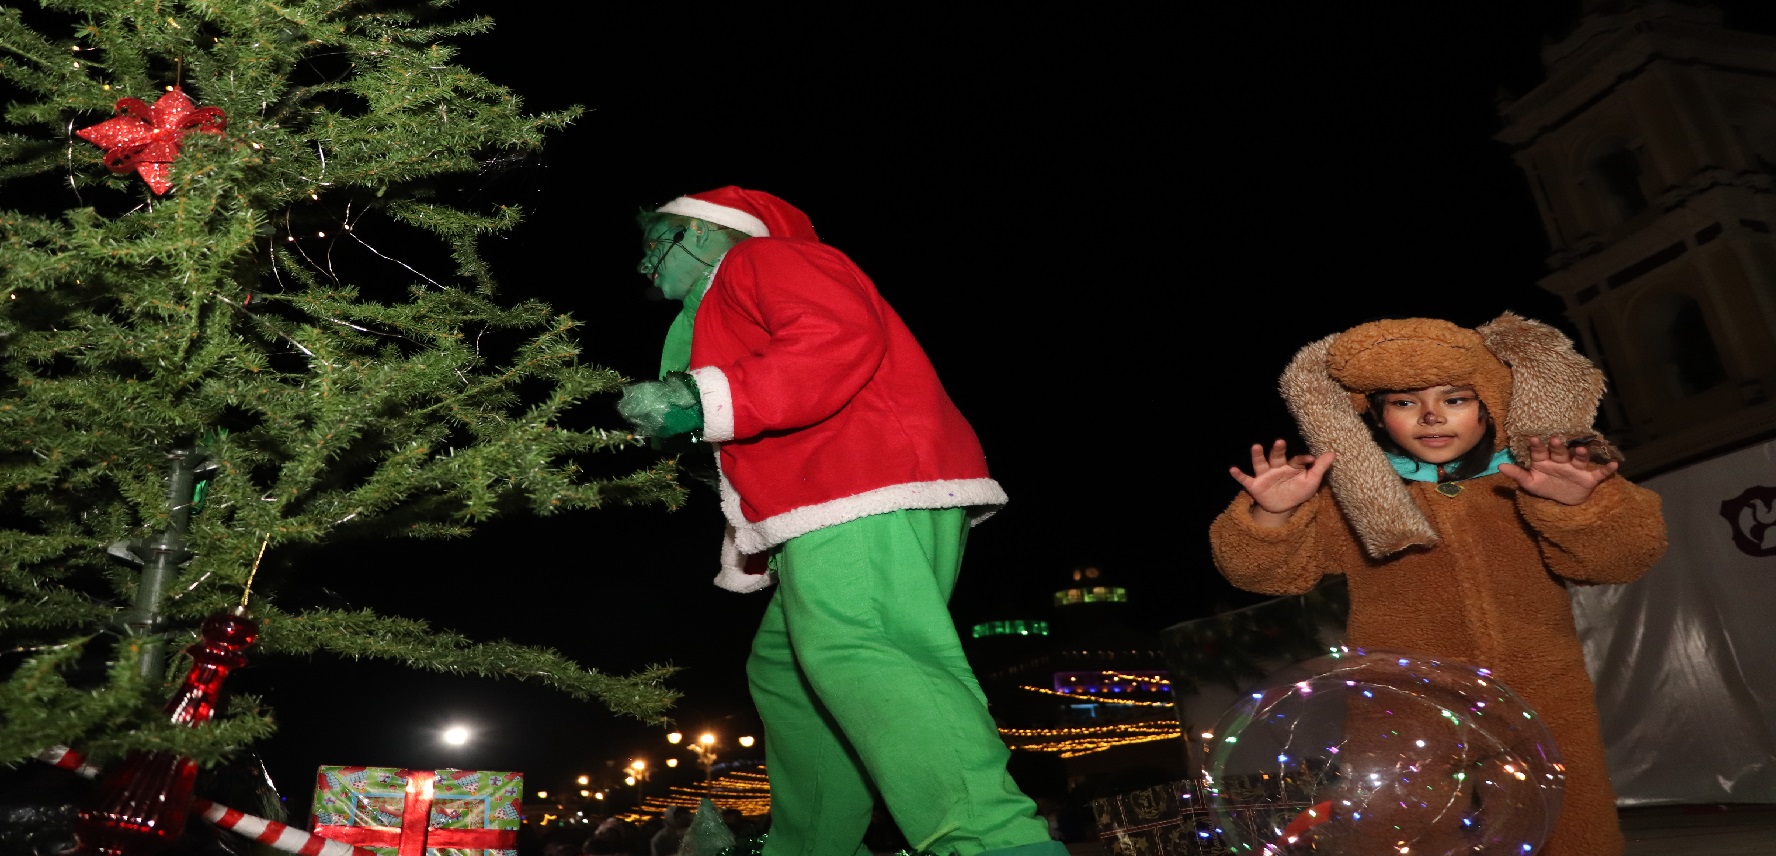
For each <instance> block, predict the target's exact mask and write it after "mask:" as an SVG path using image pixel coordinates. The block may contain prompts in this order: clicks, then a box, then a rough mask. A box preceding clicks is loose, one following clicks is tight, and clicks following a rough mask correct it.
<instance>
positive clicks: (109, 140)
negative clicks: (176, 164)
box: [74, 86, 228, 196]
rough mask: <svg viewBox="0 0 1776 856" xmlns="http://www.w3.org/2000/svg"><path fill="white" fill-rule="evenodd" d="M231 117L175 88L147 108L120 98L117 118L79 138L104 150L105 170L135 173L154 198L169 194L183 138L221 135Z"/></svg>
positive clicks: (137, 100) (83, 131) (79, 133)
mask: <svg viewBox="0 0 1776 856" xmlns="http://www.w3.org/2000/svg"><path fill="white" fill-rule="evenodd" d="M226 127H228V115H227V114H225V113H223V112H222V109H221V108H220V107H198V106H197V105H195V104H193V103H191V99H190V98H187V97H185V93H184V91H183V90H181V89H179V87H177V86H175V87H173V88H172V89H169V90H167V94H165V95H162V96H160V98H159V99H158V100H156V101H155V102H154V106H153V107H149V106H148V105H147V104H144V103H143V102H142V99H140V98H119V99H118V100H117V115H116V116H113V117H111V118H109V119H106V120H105V121H103V122H100V123H99V124H97V125H93V126H92V127H90V128H81V129H80V130H78V131H75V132H74V133H75V135H76V136H78V137H80V138H81V139H83V140H85V141H87V142H89V143H92V144H93V145H96V146H98V147H100V148H102V149H104V150H105V168H106V169H109V170H111V171H112V172H115V173H125V172H130V171H132V170H133V171H135V172H137V173H140V174H141V176H142V180H143V181H146V182H148V189H150V190H153V191H154V194H155V195H156V196H159V195H160V194H163V193H165V192H167V191H168V190H170V189H171V188H172V186H173V183H172V182H170V181H167V174H168V173H169V172H171V171H172V167H171V164H172V162H173V161H176V160H178V159H179V146H180V145H181V143H180V138H182V137H184V136H185V135H186V134H187V133H189V132H191V131H201V132H203V133H205V134H221V133H222V129H223V128H226Z"/></svg>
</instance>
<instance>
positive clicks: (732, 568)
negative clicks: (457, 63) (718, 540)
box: [715, 526, 777, 594]
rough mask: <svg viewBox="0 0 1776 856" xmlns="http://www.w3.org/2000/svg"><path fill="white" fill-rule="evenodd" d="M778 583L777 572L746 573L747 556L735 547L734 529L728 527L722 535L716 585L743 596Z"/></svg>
mask: <svg viewBox="0 0 1776 856" xmlns="http://www.w3.org/2000/svg"><path fill="white" fill-rule="evenodd" d="M775 582H777V572H776V571H769V572H766V573H762V574H749V573H747V572H746V554H744V553H741V552H740V548H739V547H737V546H735V545H734V527H732V526H729V527H727V531H726V532H724V533H722V546H721V570H720V571H719V572H717V573H716V575H715V584H716V585H717V586H719V587H721V588H725V589H727V590H728V591H737V592H740V593H741V594H745V593H746V592H753V591H759V590H761V589H767V588H770V587H771V584H772V583H775Z"/></svg>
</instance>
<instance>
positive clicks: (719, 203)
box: [654, 184, 820, 241]
mask: <svg viewBox="0 0 1776 856" xmlns="http://www.w3.org/2000/svg"><path fill="white" fill-rule="evenodd" d="M654 210H655V211H658V212H660V213H661V214H680V215H683V216H685V217H695V218H697V219H698V220H704V221H707V222H710V223H714V224H715V225H717V226H726V227H727V228H729V229H733V230H736V231H739V232H745V233H746V234H748V235H751V236H752V237H754V238H806V239H807V240H810V241H818V240H820V236H818V235H816V234H814V223H813V222H812V221H810V220H809V219H808V215H806V214H803V213H802V212H801V210H800V209H798V208H796V207H795V206H794V205H791V204H789V203H788V202H784V201H783V200H781V199H778V198H777V197H775V196H772V195H771V194H769V193H765V192H764V191H762V190H746V189H744V188H739V187H735V186H733V185H731V184H730V185H728V186H727V187H718V188H716V189H714V190H709V191H705V192H703V193H693V194H691V195H689V196H680V197H678V198H677V199H674V200H672V201H671V202H668V203H666V204H665V205H662V206H660V207H659V208H656V209H654Z"/></svg>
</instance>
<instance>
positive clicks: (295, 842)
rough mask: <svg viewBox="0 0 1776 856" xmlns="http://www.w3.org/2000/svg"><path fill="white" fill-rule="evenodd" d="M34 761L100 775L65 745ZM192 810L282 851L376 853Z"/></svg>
mask: <svg viewBox="0 0 1776 856" xmlns="http://www.w3.org/2000/svg"><path fill="white" fill-rule="evenodd" d="M37 760H39V761H42V762H44V763H46V764H52V765H54V766H57V767H61V768H62V769H64V770H73V771H74V772H76V773H79V774H80V775H82V776H85V777H87V778H89V779H95V778H98V775H99V768H97V767H94V766H93V765H91V764H88V763H86V758H85V757H84V756H82V755H81V754H80V753H79V752H76V751H74V750H72V749H69V748H68V747H66V746H51V747H49V748H48V749H45V750H43V751H42V752H39V753H37ZM191 809H192V810H193V811H195V812H197V813H198V816H200V817H202V818H203V819H204V820H207V821H209V822H211V823H213V824H215V825H217V826H220V827H222V828H223V829H226V830H229V831H230V832H233V833H235V834H237V835H243V836H246V837H247V838H251V839H253V840H254V841H257V842H259V843H260V844H265V845H269V846H271V847H276V848H277V849H279V850H282V851H284V852H285V853H295V854H296V856H376V851H374V850H366V849H364V848H362V847H354V846H352V845H350V844H346V843H345V842H343V841H332V840H330V839H326V838H322V837H321V836H319V835H316V834H314V833H312V832H304V831H302V830H300V829H297V828H295V827H293V826H289V825H287V824H282V823H278V822H277V821H275V820H266V819H265V818H263V817H254V816H253V815H250V814H247V813H245V812H240V811H235V810H234V809H231V808H229V807H228V806H225V805H217V804H216V803H213V802H210V801H209V800H206V799H203V798H202V797H197V798H193V799H192V800H191Z"/></svg>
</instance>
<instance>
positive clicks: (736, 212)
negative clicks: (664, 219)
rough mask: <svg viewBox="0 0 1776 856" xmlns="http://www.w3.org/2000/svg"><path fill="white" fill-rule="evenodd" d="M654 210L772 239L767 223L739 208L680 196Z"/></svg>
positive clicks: (755, 236)
mask: <svg viewBox="0 0 1776 856" xmlns="http://www.w3.org/2000/svg"><path fill="white" fill-rule="evenodd" d="M654 210H655V211H658V212H660V213H661V214H681V215H683V216H686V217H695V218H697V219H698V220H706V221H708V222H710V223H714V224H715V225H717V226H726V227H728V228H730V229H736V230H739V231H741V232H745V233H746V234H748V235H751V236H753V237H754V238H769V237H771V230H770V229H769V228H768V227H766V226H765V221H763V220H760V219H759V218H757V217H754V216H752V215H751V214H748V213H746V212H745V211H741V210H740V209H738V208H729V207H728V206H726V205H717V204H715V203H713V202H705V201H703V200H701V199H692V198H691V197H689V196H680V197H678V198H677V199H674V200H672V201H671V202H668V203H666V204H665V205H662V206H660V207H658V208H655V209H654Z"/></svg>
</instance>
